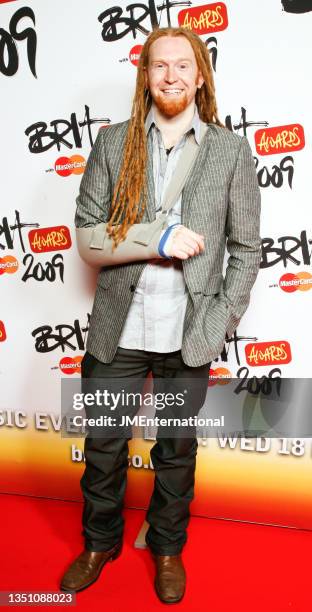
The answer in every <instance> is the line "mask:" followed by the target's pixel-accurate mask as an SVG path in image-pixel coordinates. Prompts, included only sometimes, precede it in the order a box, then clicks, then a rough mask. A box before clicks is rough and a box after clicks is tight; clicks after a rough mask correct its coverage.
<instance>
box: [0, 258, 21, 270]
mask: <svg viewBox="0 0 312 612" xmlns="http://www.w3.org/2000/svg"><path fill="white" fill-rule="evenodd" d="M17 270H18V261H17V259H16V257H13V255H5V257H0V274H4V273H5V272H6V273H7V274H14V272H17Z"/></svg>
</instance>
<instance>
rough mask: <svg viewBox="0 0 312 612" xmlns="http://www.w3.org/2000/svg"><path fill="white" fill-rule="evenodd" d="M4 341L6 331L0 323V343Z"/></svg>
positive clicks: (1, 322)
mask: <svg viewBox="0 0 312 612" xmlns="http://www.w3.org/2000/svg"><path fill="white" fill-rule="evenodd" d="M5 340H6V331H5V327H4V323H3V321H0V342H4V341H5Z"/></svg>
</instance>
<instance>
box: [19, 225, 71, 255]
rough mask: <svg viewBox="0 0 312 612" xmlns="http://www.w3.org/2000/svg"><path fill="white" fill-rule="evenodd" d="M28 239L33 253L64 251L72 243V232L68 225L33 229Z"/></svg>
mask: <svg viewBox="0 0 312 612" xmlns="http://www.w3.org/2000/svg"><path fill="white" fill-rule="evenodd" d="M28 239H29V244H30V248H31V250H32V252H33V253H45V252H46V251H62V250H64V249H69V248H70V247H71V244H72V242H71V237H70V232H69V229H68V227H66V225H57V226H55V227H42V228H40V229H39V230H38V229H36V230H31V231H30V232H29V234H28Z"/></svg>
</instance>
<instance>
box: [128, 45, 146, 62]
mask: <svg viewBox="0 0 312 612" xmlns="http://www.w3.org/2000/svg"><path fill="white" fill-rule="evenodd" d="M142 49H143V45H135V46H134V47H132V49H131V51H130V53H129V60H130V62H131V64H133V65H134V66H137V65H138V63H139V59H140V55H141V51H142Z"/></svg>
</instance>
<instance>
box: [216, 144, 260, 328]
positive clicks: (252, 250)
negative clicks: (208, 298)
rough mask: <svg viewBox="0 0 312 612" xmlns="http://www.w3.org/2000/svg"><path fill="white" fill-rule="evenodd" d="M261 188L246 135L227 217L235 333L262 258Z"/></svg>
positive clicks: (227, 286) (228, 286)
mask: <svg viewBox="0 0 312 612" xmlns="http://www.w3.org/2000/svg"><path fill="white" fill-rule="evenodd" d="M260 203H261V197H260V189H259V185H258V179H257V174H256V169H255V164H254V160H253V156H252V152H251V148H250V145H249V143H248V140H247V139H246V138H242V141H241V145H240V149H239V154H238V157H237V162H236V166H235V170H234V173H233V177H232V181H231V185H230V191H229V202H228V213H227V221H226V235H227V250H228V252H229V254H230V256H229V258H228V262H227V269H226V275H225V281H224V296H225V300H226V304H227V310H228V321H227V329H226V333H227V336H228V337H231V336H232V334H233V332H234V330H235V329H236V327H237V325H238V324H239V321H240V319H241V317H242V316H243V314H244V312H245V311H246V309H247V307H248V304H249V301H250V292H251V289H252V287H253V284H254V282H255V280H256V277H257V274H258V271H259V267H260V260H261V238H260V234H259V232H260V208H261V205H260Z"/></svg>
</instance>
